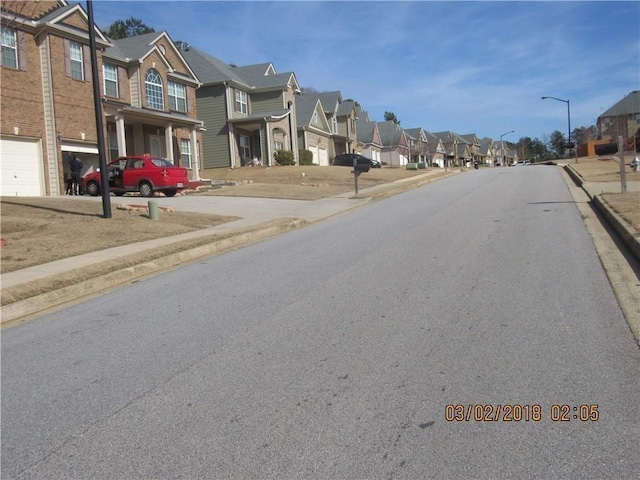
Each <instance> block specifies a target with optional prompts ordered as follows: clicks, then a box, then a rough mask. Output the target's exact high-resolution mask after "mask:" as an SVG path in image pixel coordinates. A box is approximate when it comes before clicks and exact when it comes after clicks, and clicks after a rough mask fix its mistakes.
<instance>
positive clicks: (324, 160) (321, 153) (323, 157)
mask: <svg viewBox="0 0 640 480" xmlns="http://www.w3.org/2000/svg"><path fill="white" fill-rule="evenodd" d="M318 157H319V161H320V165H321V166H323V167H328V166H329V155H328V154H327V149H326V148H320V147H318Z"/></svg>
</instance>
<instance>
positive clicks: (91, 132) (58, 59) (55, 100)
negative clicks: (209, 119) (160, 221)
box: [0, 0, 202, 196]
mask: <svg viewBox="0 0 640 480" xmlns="http://www.w3.org/2000/svg"><path fill="white" fill-rule="evenodd" d="M93 31H94V35H95V44H96V52H95V61H96V64H97V66H98V72H97V73H98V81H99V91H100V101H101V103H100V105H101V108H100V111H101V112H100V115H101V117H100V118H101V120H102V122H101V123H102V124H103V127H104V131H103V132H101V135H103V138H104V139H105V145H107V151H106V152H104V153H105V157H106V160H107V161H109V160H112V159H114V158H115V157H117V156H120V155H125V154H134V153H135V154H142V153H150V154H154V155H159V156H165V157H167V158H169V159H175V160H178V159H179V158H182V160H183V164H185V166H190V165H191V162H192V161H195V158H197V157H196V156H195V153H196V151H197V148H196V147H197V143H198V136H197V135H198V133H197V132H198V130H199V129H201V128H202V122H200V121H199V120H197V116H196V112H195V108H194V106H195V89H196V88H197V87H198V85H199V82H198V80H197V78H196V77H195V75H193V73H192V72H191V71H190V69H189V68H188V66H187V64H186V62H184V60H183V59H182V58H181V56H180V53H179V52H178V50H177V49H176V48H175V47H174V46H173V42H171V40H170V39H169V37H168V35H167V34H166V33H154V34H151V35H149V36H142V37H143V38H136V39H125V40H120V41H114V42H112V41H111V40H110V39H108V38H106V37H105V36H104V35H103V34H102V32H100V30H99V29H98V28H97V27H95V26H93ZM89 44H90V39H89V20H88V15H87V13H86V12H85V10H84V9H83V8H82V6H81V5H80V4H69V3H68V2H66V1H63V0H59V1H46V0H45V1H40V2H30V1H6V2H3V3H2V67H1V68H2V90H1V91H0V102H1V106H2V116H1V121H0V148H1V150H2V172H1V174H2V180H1V190H0V193H1V194H2V195H11V196H38V195H52V196H57V195H61V194H62V193H63V192H64V185H65V180H66V177H67V176H68V175H69V167H68V164H67V157H68V156H69V155H70V154H74V155H76V156H78V157H79V158H80V159H81V160H82V161H83V163H84V171H83V172H82V173H83V174H84V173H87V172H88V171H90V170H92V169H95V168H96V167H97V166H98V165H99V155H98V132H97V127H96V125H97V121H96V104H95V102H94V94H93V72H92V68H91V63H92V58H91V57H92V55H91V51H90V48H89ZM195 171H196V172H197V168H195Z"/></svg>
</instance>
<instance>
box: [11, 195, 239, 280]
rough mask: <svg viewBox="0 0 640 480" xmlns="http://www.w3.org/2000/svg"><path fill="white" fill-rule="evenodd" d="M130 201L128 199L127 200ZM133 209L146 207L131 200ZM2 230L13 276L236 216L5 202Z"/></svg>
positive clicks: (53, 200)
mask: <svg viewBox="0 0 640 480" xmlns="http://www.w3.org/2000/svg"><path fill="white" fill-rule="evenodd" d="M125 198H128V197H125ZM131 200H133V201H131V202H123V203H128V204H140V203H141V202H140V201H139V200H136V199H135V198H131ZM1 201H2V204H1V207H2V210H1V214H0V228H1V230H0V231H1V234H2V239H3V240H4V241H5V242H6V244H5V245H4V246H2V247H1V248H0V253H1V261H2V264H1V267H2V268H1V272H2V273H6V272H12V271H14V270H19V269H22V268H27V267H31V266H33V265H41V264H43V263H48V262H52V261H55V260H59V259H61V258H67V257H71V256H75V255H81V254H84V253H90V252H95V251H99V250H103V249H105V248H111V247H117V246H120V245H127V244H131V243H136V242H141V241H144V240H152V239H156V238H162V237H167V236H171V235H179V234H181V233H187V232H192V231H194V230H199V229H203V228H208V227H213V226H215V225H219V224H221V223H225V222H229V221H231V220H235V219H236V217H225V216H220V215H204V214H199V213H185V212H162V214H161V215H159V219H158V220H157V221H153V220H150V219H149V217H148V214H147V212H146V211H144V212H143V211H125V210H118V209H116V205H115V204H114V202H112V218H111V219H105V218H103V210H102V203H99V202H87V201H83V200H77V199H74V198H71V197H63V198H59V197H40V198H32V197H28V198H23V197H2V200H1Z"/></svg>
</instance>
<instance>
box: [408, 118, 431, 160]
mask: <svg viewBox="0 0 640 480" xmlns="http://www.w3.org/2000/svg"><path fill="white" fill-rule="evenodd" d="M405 131H406V132H407V135H409V137H410V138H411V143H410V144H409V155H410V161H411V162H412V163H424V164H428V163H429V160H430V155H429V138H428V137H427V132H426V131H425V130H424V129H423V128H422V127H417V128H406V129H405Z"/></svg>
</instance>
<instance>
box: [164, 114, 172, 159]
mask: <svg viewBox="0 0 640 480" xmlns="http://www.w3.org/2000/svg"><path fill="white" fill-rule="evenodd" d="M164 142H165V148H166V155H167V160H169V161H170V162H171V163H174V161H173V125H172V124H170V123H169V124H167V126H166V128H165V129H164Z"/></svg>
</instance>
